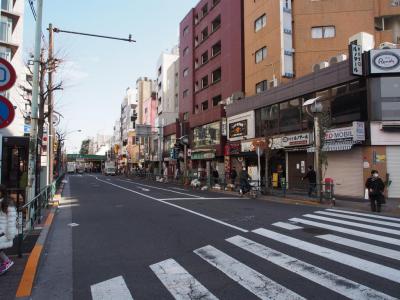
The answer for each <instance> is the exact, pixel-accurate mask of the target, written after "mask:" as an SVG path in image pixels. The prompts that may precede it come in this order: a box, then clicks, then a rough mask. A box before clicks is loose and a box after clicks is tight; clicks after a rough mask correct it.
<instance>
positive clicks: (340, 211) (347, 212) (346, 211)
mask: <svg viewBox="0 0 400 300" xmlns="http://www.w3.org/2000/svg"><path fill="white" fill-rule="evenodd" d="M326 210H328V211H334V212H339V213H342V214H350V215H356V216H364V217H370V218H375V219H382V220H388V221H396V222H400V218H391V217H385V216H379V215H373V214H366V213H359V212H355V211H348V210H340V209H333V208H329V209H326Z"/></svg>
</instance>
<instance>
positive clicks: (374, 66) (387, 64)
mask: <svg viewBox="0 0 400 300" xmlns="http://www.w3.org/2000/svg"><path fill="white" fill-rule="evenodd" d="M369 54H370V55H369V57H370V59H369V68H370V73H371V74H387V73H400V49H374V50H371V51H370V53H369Z"/></svg>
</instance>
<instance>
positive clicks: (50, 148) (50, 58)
mask: <svg viewBox="0 0 400 300" xmlns="http://www.w3.org/2000/svg"><path fill="white" fill-rule="evenodd" d="M53 44H54V43H53V25H52V24H51V23H50V24H49V53H48V66H49V73H48V83H47V84H48V89H47V90H48V91H49V92H48V99H47V101H48V102H47V103H48V114H49V115H48V121H49V129H48V136H49V138H48V141H47V143H48V156H49V161H48V171H49V174H48V179H49V184H51V183H53V162H54V140H55V136H54V126H53V109H54V100H53V72H54V67H55V64H54V58H53ZM57 171H58V170H57Z"/></svg>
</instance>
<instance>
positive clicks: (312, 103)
mask: <svg viewBox="0 0 400 300" xmlns="http://www.w3.org/2000/svg"><path fill="white" fill-rule="evenodd" d="M319 99H320V97H316V98H313V99H309V100H307V101H305V102H304V104H303V106H305V107H306V112H307V114H308V115H310V116H311V117H312V118H313V119H314V148H315V154H314V165H315V173H316V177H317V187H316V188H317V197H318V198H321V195H322V194H321V182H322V166H321V124H320V114H321V113H322V109H323V107H322V104H321V103H320V102H318V100H319ZM308 109H310V111H308Z"/></svg>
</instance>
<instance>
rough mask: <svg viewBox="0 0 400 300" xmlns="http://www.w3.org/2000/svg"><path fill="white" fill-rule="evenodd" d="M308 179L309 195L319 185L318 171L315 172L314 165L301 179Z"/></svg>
mask: <svg viewBox="0 0 400 300" xmlns="http://www.w3.org/2000/svg"><path fill="white" fill-rule="evenodd" d="M304 179H308V197H311V195H312V194H313V193H314V192H315V191H316V187H317V173H315V171H314V168H313V167H312V166H309V167H308V172H307V174H306V176H304V177H303V178H302V179H301V180H304Z"/></svg>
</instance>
